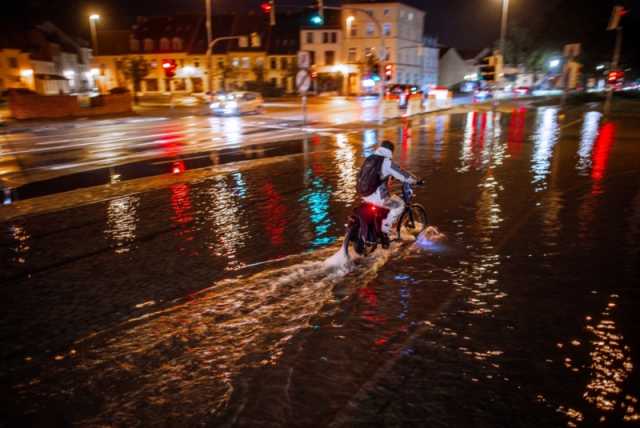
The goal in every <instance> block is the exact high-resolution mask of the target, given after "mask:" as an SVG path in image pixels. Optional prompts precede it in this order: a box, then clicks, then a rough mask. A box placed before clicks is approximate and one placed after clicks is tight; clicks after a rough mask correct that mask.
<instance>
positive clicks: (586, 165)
mask: <svg viewBox="0 0 640 428" xmlns="http://www.w3.org/2000/svg"><path fill="white" fill-rule="evenodd" d="M601 117H602V113H600V112H598V111H590V112H587V113H585V115H584V121H583V122H582V131H581V133H580V147H579V149H578V157H579V159H578V165H577V166H576V167H577V169H578V171H579V172H580V174H581V175H586V174H587V171H589V169H590V168H591V150H592V148H593V143H594V142H595V141H596V137H597V136H598V126H599V125H600V118H601Z"/></svg>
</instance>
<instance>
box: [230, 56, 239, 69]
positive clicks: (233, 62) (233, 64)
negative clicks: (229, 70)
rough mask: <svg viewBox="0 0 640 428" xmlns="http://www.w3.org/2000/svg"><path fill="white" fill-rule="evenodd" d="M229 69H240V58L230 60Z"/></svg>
mask: <svg viewBox="0 0 640 428" xmlns="http://www.w3.org/2000/svg"><path fill="white" fill-rule="evenodd" d="M231 67H234V68H237V67H240V58H238V57H234V58H233V59H232V60H231Z"/></svg>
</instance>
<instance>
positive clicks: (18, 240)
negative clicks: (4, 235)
mask: <svg viewBox="0 0 640 428" xmlns="http://www.w3.org/2000/svg"><path fill="white" fill-rule="evenodd" d="M9 234H10V235H11V237H12V238H13V240H14V241H15V244H14V247H13V248H11V251H12V252H13V257H12V261H13V262H14V263H20V264H24V263H26V262H27V254H28V253H29V250H30V249H31V246H30V245H29V241H30V239H31V235H29V232H27V230H26V229H25V227H24V226H22V225H20V224H13V225H11V226H9Z"/></svg>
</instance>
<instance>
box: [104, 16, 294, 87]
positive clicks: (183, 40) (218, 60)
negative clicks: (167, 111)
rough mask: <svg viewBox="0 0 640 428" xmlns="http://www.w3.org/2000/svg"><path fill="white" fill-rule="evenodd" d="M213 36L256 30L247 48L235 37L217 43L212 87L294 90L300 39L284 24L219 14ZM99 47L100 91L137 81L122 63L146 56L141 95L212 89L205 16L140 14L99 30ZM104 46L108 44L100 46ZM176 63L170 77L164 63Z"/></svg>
mask: <svg viewBox="0 0 640 428" xmlns="http://www.w3.org/2000/svg"><path fill="white" fill-rule="evenodd" d="M213 20H214V22H213V25H212V27H213V28H214V29H215V30H214V35H213V39H214V40H215V39H216V38H219V37H225V36H230V35H238V36H246V35H249V34H252V33H253V36H252V37H251V38H250V43H249V44H248V45H247V46H240V45H239V43H238V42H237V41H236V40H231V41H227V40H225V41H220V42H218V43H215V44H214V45H213V49H212V60H211V83H212V85H211V86H212V87H211V90H212V91H214V92H215V91H221V90H235V89H254V88H257V87H264V86H265V85H266V86H268V87H269V88H273V89H274V90H275V89H277V90H279V91H280V92H292V91H293V90H294V87H293V86H294V85H293V81H294V76H295V60H296V53H297V51H298V48H299V45H298V38H297V33H296V32H295V31H291V30H290V28H289V27H288V26H286V25H282V26H280V27H273V28H271V27H269V26H268V25H266V24H267V23H266V22H265V20H264V17H263V16H259V15H248V16H240V15H228V16H215V17H214V18H213ZM98 40H99V46H101V47H100V51H99V52H98V55H96V56H95V59H94V68H95V69H96V70H97V81H98V84H99V86H100V88H101V90H102V91H106V90H109V89H112V88H114V87H128V88H129V89H131V90H133V89H134V88H133V82H132V81H131V79H130V78H129V77H128V76H127V73H126V70H124V69H123V64H125V63H126V60H127V59H132V58H135V59H143V60H144V61H145V62H146V63H147V64H148V66H149V70H148V73H146V74H145V76H144V77H143V79H142V81H141V84H140V87H139V91H138V92H139V93H140V94H143V95H153V94H166V93H177V94H202V93H206V92H208V91H209V90H210V89H209V71H208V66H207V47H206V31H205V23H204V17H203V16H198V15H181V16H175V17H139V18H138V20H137V23H136V24H135V25H134V26H133V27H132V28H131V29H129V30H125V31H117V32H102V33H100V32H99V33H98ZM102 46H104V48H103V47H102ZM170 60H173V61H175V62H176V65H177V69H176V74H175V76H173V77H172V78H167V77H166V75H165V71H164V69H163V67H162V64H163V63H164V62H165V61H170Z"/></svg>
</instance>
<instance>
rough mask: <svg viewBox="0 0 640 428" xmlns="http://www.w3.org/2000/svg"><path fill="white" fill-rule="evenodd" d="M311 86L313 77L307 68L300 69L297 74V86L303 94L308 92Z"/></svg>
mask: <svg viewBox="0 0 640 428" xmlns="http://www.w3.org/2000/svg"><path fill="white" fill-rule="evenodd" d="M310 86H311V77H310V76H309V72H307V70H300V71H298V74H297V75H296V88H298V92H300V93H301V94H306V93H307V91H308V90H309V87H310Z"/></svg>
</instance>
